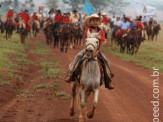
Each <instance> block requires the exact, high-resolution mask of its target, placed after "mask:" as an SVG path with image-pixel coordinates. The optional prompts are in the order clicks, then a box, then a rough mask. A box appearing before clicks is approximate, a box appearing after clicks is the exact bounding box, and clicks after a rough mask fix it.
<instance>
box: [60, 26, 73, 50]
mask: <svg viewBox="0 0 163 122" xmlns="http://www.w3.org/2000/svg"><path fill="white" fill-rule="evenodd" d="M59 37H60V51H61V52H65V53H67V51H68V45H69V40H70V37H71V25H70V24H64V25H63V26H62V30H61V32H60V36H59Z"/></svg>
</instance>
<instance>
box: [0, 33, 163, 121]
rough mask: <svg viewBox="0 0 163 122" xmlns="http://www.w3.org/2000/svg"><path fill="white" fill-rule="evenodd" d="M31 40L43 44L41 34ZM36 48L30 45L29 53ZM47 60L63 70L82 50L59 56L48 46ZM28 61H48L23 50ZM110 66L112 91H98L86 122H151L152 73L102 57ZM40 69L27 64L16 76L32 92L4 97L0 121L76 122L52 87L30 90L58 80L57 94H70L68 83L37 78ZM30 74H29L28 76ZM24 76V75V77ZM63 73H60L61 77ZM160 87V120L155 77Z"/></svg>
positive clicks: (162, 113)
mask: <svg viewBox="0 0 163 122" xmlns="http://www.w3.org/2000/svg"><path fill="white" fill-rule="evenodd" d="M31 41H38V42H39V41H45V37H44V35H43V34H40V35H38V37H36V38H31ZM45 45H46V44H45ZM35 48H37V45H34V44H33V45H32V46H31V47H30V48H29V50H33V49H35ZM49 49H50V53H52V54H53V55H51V57H56V58H57V60H58V62H59V67H60V68H61V69H63V70H65V71H66V70H67V67H68V65H69V64H70V63H71V62H72V61H73V58H74V56H75V55H76V54H77V53H78V52H79V51H80V50H81V49H82V48H81V47H79V48H77V49H74V50H72V49H69V50H68V53H67V54H65V53H60V52H59V49H54V48H53V46H49ZM27 54H28V59H29V60H31V61H37V60H39V59H40V58H49V57H47V56H40V55H37V54H30V53H29V52H28V50H27ZM105 55H106V57H107V58H108V59H109V62H110V64H111V68H112V71H113V73H114V75H115V78H114V79H113V81H114V82H115V84H116V88H115V89H114V90H112V91H110V90H108V89H105V88H104V86H102V87H101V88H100V95H99V103H98V106H97V109H96V113H95V116H94V118H93V119H87V121H88V122H150V121H153V105H152V104H151V101H152V100H153V80H154V78H153V77H151V75H152V73H153V71H151V70H148V69H145V68H143V67H140V66H136V65H135V64H134V63H133V62H126V61H123V60H121V59H120V58H119V57H115V56H112V55H110V54H106V53H105ZM40 69H41V67H39V66H35V65H27V66H26V67H25V71H24V72H26V74H20V76H21V75H22V77H25V81H29V80H30V79H32V78H35V79H36V82H28V83H24V84H23V86H21V89H22V90H28V91H31V92H32V96H30V97H25V98H24V97H13V96H10V95H9V96H6V99H8V101H5V102H3V106H1V107H0V122H77V121H78V115H79V111H78V109H77V108H76V114H75V116H74V117H70V116H69V105H70V100H63V99H61V98H58V97H55V96H54V88H47V89H41V90H40V91H36V90H34V88H33V87H34V86H35V85H38V84H53V83H54V81H59V82H60V84H61V88H60V90H61V91H64V92H66V93H68V94H70V93H71V92H70V91H71V88H70V84H67V83H65V82H64V80H63V78H60V79H45V80H43V79H42V78H41V76H40V73H39V71H40ZM29 74H30V75H29ZM24 75H25V76H24ZM64 76H65V74H64V73H63V74H62V77H64ZM159 79H160V84H159V89H160V100H159V101H160V106H159V110H160V111H159V113H160V116H159V118H160V120H163V104H162V103H163V92H162V90H163V83H162V82H161V81H162V79H163V76H162V75H160V76H159ZM8 92H10V91H8ZM91 103H92V96H91V98H90V99H89V103H88V107H87V109H90V108H91V106H90V105H91Z"/></svg>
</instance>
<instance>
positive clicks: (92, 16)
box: [85, 14, 102, 26]
mask: <svg viewBox="0 0 163 122" xmlns="http://www.w3.org/2000/svg"><path fill="white" fill-rule="evenodd" d="M93 18H97V19H99V20H100V23H101V21H102V19H101V17H99V16H98V15H97V14H92V15H91V16H88V17H87V18H86V19H85V24H86V25H88V26H90V20H91V19H93Z"/></svg>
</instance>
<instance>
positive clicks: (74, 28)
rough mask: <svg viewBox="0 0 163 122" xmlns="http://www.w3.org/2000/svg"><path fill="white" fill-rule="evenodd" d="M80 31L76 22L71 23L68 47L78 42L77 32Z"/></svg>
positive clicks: (73, 46) (72, 46)
mask: <svg viewBox="0 0 163 122" xmlns="http://www.w3.org/2000/svg"><path fill="white" fill-rule="evenodd" d="M79 32H80V26H79V24H78V23H73V24H72V25H71V38H70V48H73V49H74V48H75V46H76V45H77V44H78V33H79Z"/></svg>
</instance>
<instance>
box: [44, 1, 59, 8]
mask: <svg viewBox="0 0 163 122" xmlns="http://www.w3.org/2000/svg"><path fill="white" fill-rule="evenodd" d="M46 5H47V6H48V7H49V8H50V9H51V8H57V6H58V0H46Z"/></svg>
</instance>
